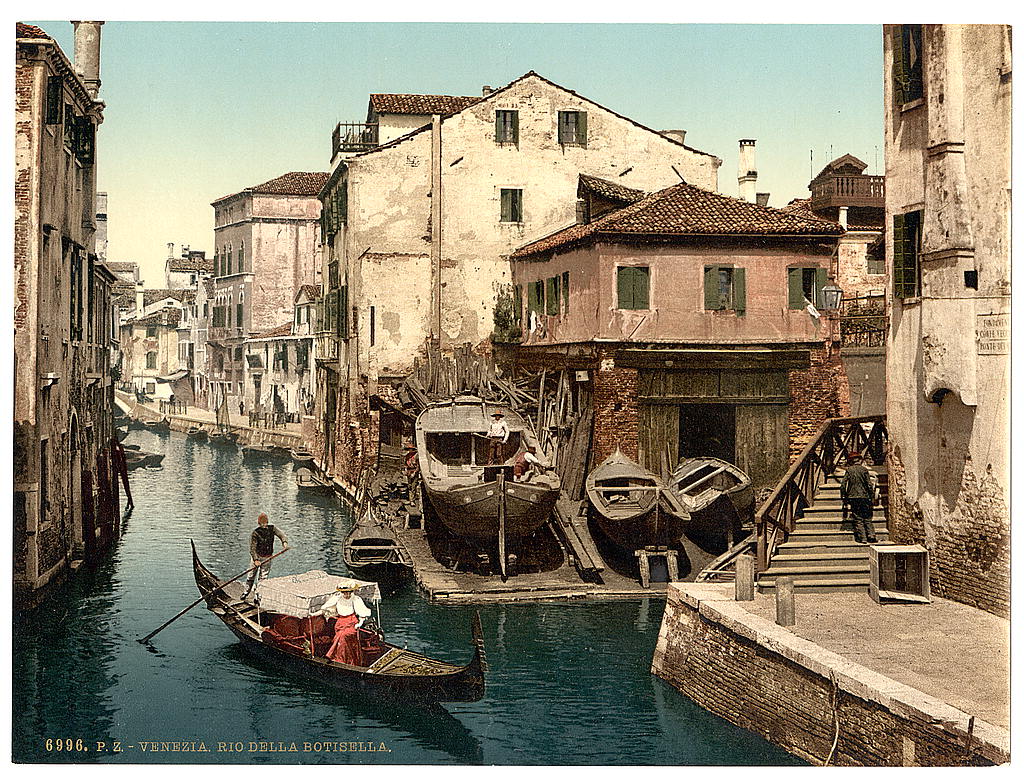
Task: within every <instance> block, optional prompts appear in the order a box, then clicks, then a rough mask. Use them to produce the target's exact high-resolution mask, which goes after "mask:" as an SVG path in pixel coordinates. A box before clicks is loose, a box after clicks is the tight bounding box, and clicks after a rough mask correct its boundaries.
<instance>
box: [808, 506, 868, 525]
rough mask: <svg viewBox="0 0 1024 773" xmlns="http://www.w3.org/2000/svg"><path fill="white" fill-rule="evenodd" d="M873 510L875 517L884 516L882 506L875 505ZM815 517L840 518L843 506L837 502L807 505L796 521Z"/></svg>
mask: <svg viewBox="0 0 1024 773" xmlns="http://www.w3.org/2000/svg"><path fill="white" fill-rule="evenodd" d="M873 510H874V513H875V518H879V517H882V518H884V517H885V508H884V507H875V508H873ZM816 518H836V519H839V520H842V518H843V507H842V505H838V504H837V505H836V506H835V507H824V506H822V507H807V508H805V509H804V512H803V515H802V516H801V517H800V520H799V521H797V523H800V521H806V520H808V519H816Z"/></svg>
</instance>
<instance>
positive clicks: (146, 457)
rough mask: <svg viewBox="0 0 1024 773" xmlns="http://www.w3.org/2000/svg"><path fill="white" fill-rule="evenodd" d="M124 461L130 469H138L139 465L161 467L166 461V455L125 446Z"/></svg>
mask: <svg viewBox="0 0 1024 773" xmlns="http://www.w3.org/2000/svg"><path fill="white" fill-rule="evenodd" d="M124 461H125V466H126V467H127V468H128V469H129V470H136V469H138V468H139V467H159V466H160V465H161V464H162V463H163V461H164V455H163V454H150V453H147V452H145V451H139V450H137V449H131V448H125V451H124Z"/></svg>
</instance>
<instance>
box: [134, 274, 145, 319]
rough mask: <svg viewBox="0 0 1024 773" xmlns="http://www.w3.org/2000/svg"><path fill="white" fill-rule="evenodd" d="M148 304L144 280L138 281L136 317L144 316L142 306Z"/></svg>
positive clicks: (136, 286)
mask: <svg viewBox="0 0 1024 773" xmlns="http://www.w3.org/2000/svg"><path fill="white" fill-rule="evenodd" d="M145 305H146V290H145V287H144V286H143V284H142V282H138V283H136V285H135V315H136V318H138V317H141V316H142V307H143V306H145Z"/></svg>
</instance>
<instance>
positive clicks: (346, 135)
mask: <svg viewBox="0 0 1024 773" xmlns="http://www.w3.org/2000/svg"><path fill="white" fill-rule="evenodd" d="M379 136H380V133H379V125H378V124H375V123H339V124H338V125H337V126H335V127H334V133H333V134H332V135H331V155H332V156H334V155H337V154H338V153H361V152H362V151H364V150H372V149H373V148H375V147H377V145H378V144H380V143H379V142H378V137H379Z"/></svg>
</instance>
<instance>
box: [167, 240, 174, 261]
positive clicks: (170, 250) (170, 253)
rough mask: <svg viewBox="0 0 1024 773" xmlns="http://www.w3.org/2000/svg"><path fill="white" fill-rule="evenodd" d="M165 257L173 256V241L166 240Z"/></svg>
mask: <svg viewBox="0 0 1024 773" xmlns="http://www.w3.org/2000/svg"><path fill="white" fill-rule="evenodd" d="M167 257H168V258H173V257H174V242H167Z"/></svg>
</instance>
